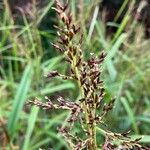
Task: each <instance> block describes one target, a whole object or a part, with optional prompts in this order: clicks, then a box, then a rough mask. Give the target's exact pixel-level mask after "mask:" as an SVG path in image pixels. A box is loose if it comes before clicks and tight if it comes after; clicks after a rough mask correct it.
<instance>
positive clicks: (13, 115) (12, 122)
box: [8, 64, 32, 136]
mask: <svg viewBox="0 0 150 150" xmlns="http://www.w3.org/2000/svg"><path fill="white" fill-rule="evenodd" d="M31 79H32V66H31V64H29V65H28V66H27V67H26V69H25V71H24V73H23V77H22V79H21V82H20V85H19V87H18V89H17V93H16V96H15V99H14V102H13V107H12V111H11V112H10V115H9V120H8V132H9V134H10V135H11V136H13V134H14V131H15V128H16V124H17V121H18V119H19V115H20V114H21V110H22V108H23V105H24V103H25V100H26V98H27V93H28V91H29V89H30V85H31Z"/></svg>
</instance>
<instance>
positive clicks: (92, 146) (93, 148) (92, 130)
mask: <svg viewBox="0 0 150 150" xmlns="http://www.w3.org/2000/svg"><path fill="white" fill-rule="evenodd" d="M76 63H77V60H76V56H73V62H72V69H73V70H74V72H75V75H76V77H77V84H78V87H79V91H80V95H81V98H84V97H86V94H85V93H84V89H83V86H82V84H81V80H80V73H79V70H78V68H77V66H76ZM82 108H83V110H84V112H85V120H86V125H87V131H88V133H89V134H90V138H89V143H88V148H89V150H97V143H96V127H95V126H96V125H95V121H93V123H92V125H91V124H89V120H90V118H89V117H90V115H89V113H88V112H89V111H88V109H89V108H88V106H87V105H86V101H84V102H83V105H82ZM95 109H96V107H94V109H93V110H92V111H91V112H92V116H93V117H94V118H95V112H96V111H95Z"/></svg>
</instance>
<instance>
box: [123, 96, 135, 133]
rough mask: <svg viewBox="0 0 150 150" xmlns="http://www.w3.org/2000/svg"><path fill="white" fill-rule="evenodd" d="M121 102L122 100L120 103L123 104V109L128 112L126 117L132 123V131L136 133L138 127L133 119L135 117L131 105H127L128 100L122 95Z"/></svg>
mask: <svg viewBox="0 0 150 150" xmlns="http://www.w3.org/2000/svg"><path fill="white" fill-rule="evenodd" d="M121 102H122V104H123V106H124V108H125V110H126V112H127V114H128V117H129V119H130V122H131V123H132V126H133V129H134V131H135V132H136V133H138V127H137V125H136V120H135V117H134V113H133V111H132V109H131V107H130V106H129V104H128V101H127V100H126V99H125V98H124V97H122V98H121Z"/></svg>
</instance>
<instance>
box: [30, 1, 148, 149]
mask: <svg viewBox="0 0 150 150" xmlns="http://www.w3.org/2000/svg"><path fill="white" fill-rule="evenodd" d="M68 4H69V3H68V1H67V3H66V4H65V5H62V4H61V2H60V1H59V0H56V7H55V8H53V9H54V10H55V11H56V13H57V14H58V18H59V20H60V25H59V26H56V25H54V27H55V28H56V29H57V35H58V41H57V43H55V44H54V43H51V44H52V45H53V46H54V48H55V49H57V50H59V51H60V52H61V53H62V54H63V55H64V56H65V60H66V61H67V62H68V63H69V64H70V75H62V74H61V73H59V72H58V71H50V72H49V73H48V74H47V75H46V77H47V78H53V77H61V78H62V79H65V80H73V81H75V82H77V84H78V89H79V95H80V98H79V100H78V101H77V102H73V101H69V100H66V99H64V98H63V97H58V98H57V103H53V102H52V101H51V100H50V99H49V98H48V97H46V100H47V102H46V103H43V102H41V101H40V100H38V99H37V98H36V99H35V100H32V101H29V102H28V103H29V104H32V105H36V106H38V107H41V108H43V109H46V110H51V109H63V110H68V111H70V116H69V118H67V119H66V121H67V125H66V126H62V127H59V128H58V131H59V132H60V133H61V134H62V136H64V138H65V140H66V142H67V143H68V145H69V146H70V148H71V149H72V150H82V149H88V150H98V149H103V150H115V149H118V148H119V149H134V148H138V149H139V150H142V149H146V148H144V147H142V146H141V145H140V144H139V141H140V139H135V140H131V139H130V137H129V136H128V134H129V132H126V133H121V134H120V133H114V132H111V131H109V130H104V132H105V142H104V144H101V147H100V146H99V145H100V143H99V141H100V140H99V139H96V137H97V134H98V133H97V132H96V128H97V127H98V125H99V124H103V123H104V121H103V120H104V117H105V116H106V114H107V113H108V112H109V111H110V110H111V109H112V108H113V106H114V102H115V99H112V100H110V102H109V103H108V104H104V102H103V103H102V101H103V100H104V95H105V89H104V87H103V81H102V80H101V72H102V69H101V65H102V63H103V61H104V59H105V57H106V54H105V53H103V52H102V53H101V54H100V55H99V56H96V55H95V54H93V53H91V55H90V58H89V59H88V60H85V59H84V57H83V56H84V55H83V50H82V43H83V38H82V37H83V35H82V33H81V31H80V27H79V26H77V25H76V24H75V23H74V22H73V19H72V16H71V14H70V13H68V12H69V11H68ZM99 110H101V111H99ZM76 122H79V123H80V127H81V129H82V132H84V138H83V137H80V136H77V135H73V134H72V130H73V128H74V125H75V123H76ZM105 124H106V123H105ZM114 141H119V143H120V145H117V144H114ZM99 147H100V148H99Z"/></svg>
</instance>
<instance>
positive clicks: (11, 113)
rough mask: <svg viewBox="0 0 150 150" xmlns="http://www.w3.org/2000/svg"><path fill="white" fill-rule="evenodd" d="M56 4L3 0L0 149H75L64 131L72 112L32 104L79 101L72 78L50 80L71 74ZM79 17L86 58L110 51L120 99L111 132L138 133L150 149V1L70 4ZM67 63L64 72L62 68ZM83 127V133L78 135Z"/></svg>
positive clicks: (107, 82) (110, 73)
mask: <svg viewBox="0 0 150 150" xmlns="http://www.w3.org/2000/svg"><path fill="white" fill-rule="evenodd" d="M53 6H54V0H0V149H2V150H5V149H13V150H18V149H19V150H20V149H21V150H37V149H39V148H42V149H47V148H50V147H53V148H54V149H56V150H63V149H65V150H66V149H68V147H67V144H66V142H65V141H64V139H63V138H62V137H61V136H60V135H59V134H57V126H60V125H61V124H62V122H63V121H64V118H65V117H66V116H67V112H61V111H45V110H40V109H39V108H37V107H34V106H32V107H31V106H28V105H26V102H27V101H28V100H29V99H33V98H35V97H38V98H39V99H40V100H41V101H45V100H44V97H45V96H49V97H51V98H52V100H53V101H55V98H56V97H57V96H58V95H62V96H63V97H66V98H69V99H71V100H74V101H75V100H76V99H77V97H78V89H77V88H76V85H75V84H74V83H72V82H69V81H61V80H59V79H57V80H56V79H53V80H48V79H45V77H44V75H45V74H47V73H48V72H49V71H51V70H56V69H57V70H59V72H61V73H64V74H65V73H66V72H67V71H68V65H67V63H66V62H65V61H64V60H63V57H62V54H60V53H59V52H57V51H56V50H55V49H54V48H53V47H52V46H51V44H50V42H55V41H56V40H57V35H56V30H55V29H54V28H53V25H54V24H58V21H59V20H58V19H57V17H56V14H55V12H54V10H53V9H52V7H53ZM69 7H70V11H71V13H72V16H73V20H74V21H75V22H76V23H79V24H80V25H81V29H82V32H83V43H84V45H83V50H84V52H85V58H88V55H89V53H91V52H92V53H96V54H99V53H100V52H101V51H105V52H106V53H107V59H106V60H105V62H104V64H103V81H104V86H105V88H106V92H107V94H106V97H105V101H106V102H108V101H109V100H110V98H111V97H116V102H115V107H114V109H113V110H112V111H111V113H109V114H108V115H107V118H106V120H105V121H106V122H107V128H108V129H110V130H112V131H115V132H125V131H128V130H131V133H130V134H131V137H141V136H142V137H143V138H142V140H141V143H142V144H144V145H147V146H150V1H149V0H115V1H114V0H69ZM62 66H63V67H62ZM78 130H79V129H78V128H77V129H76V132H79V131H78Z"/></svg>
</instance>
